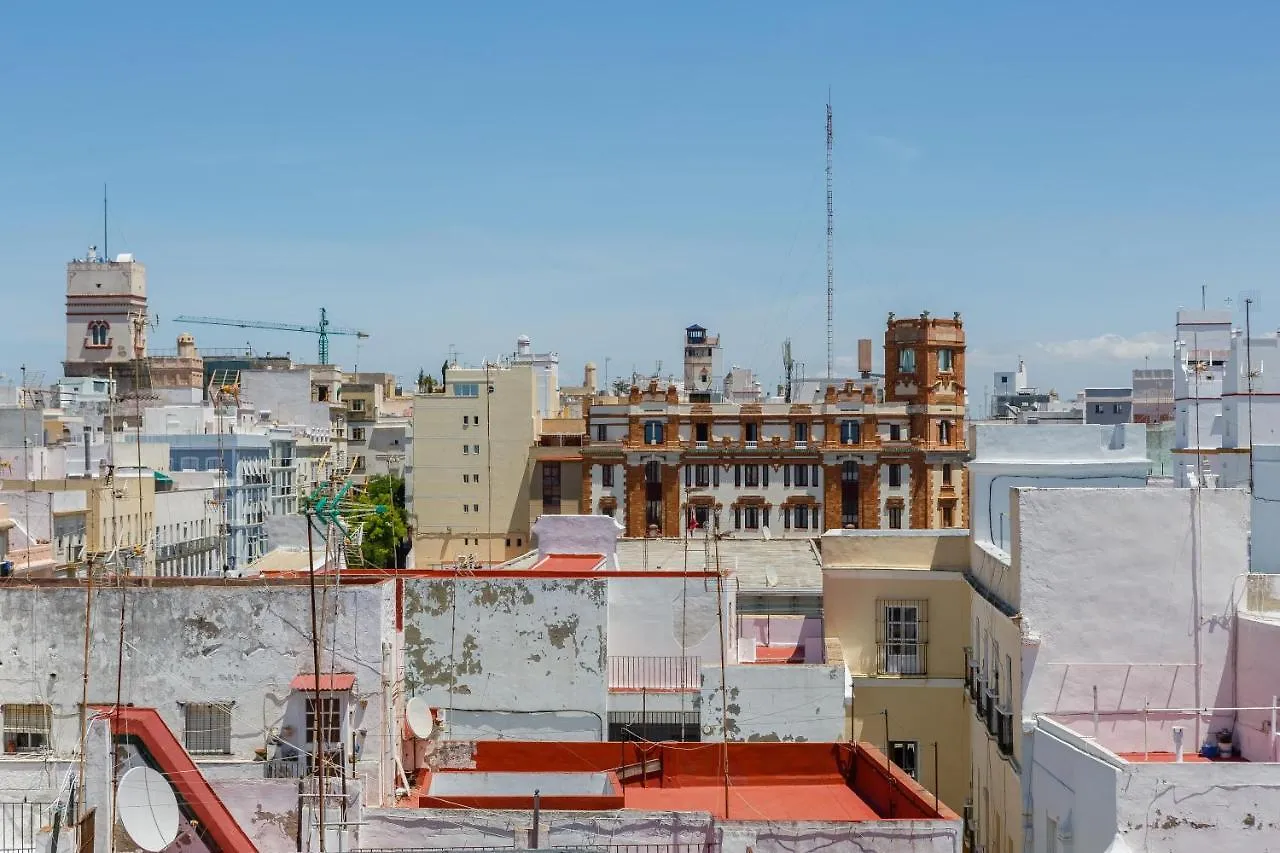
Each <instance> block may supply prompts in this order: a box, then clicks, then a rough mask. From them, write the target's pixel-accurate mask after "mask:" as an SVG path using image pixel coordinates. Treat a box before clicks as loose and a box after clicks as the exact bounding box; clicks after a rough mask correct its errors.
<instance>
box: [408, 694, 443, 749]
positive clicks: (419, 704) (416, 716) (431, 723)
mask: <svg viewBox="0 0 1280 853" xmlns="http://www.w3.org/2000/svg"><path fill="white" fill-rule="evenodd" d="M404 719H405V722H406V723H408V724H409V731H410V732H412V733H413V736H414V737H416V738H421V739H424V740H425V739H426V738H429V737H431V733H432V732H434V731H435V730H436V721H435V718H433V717H432V716H431V706H430V705H428V704H427V700H426V699H423V698H422V697H421V696H414V697H413V698H412V699H410V700H409V704H407V705H405V708H404Z"/></svg>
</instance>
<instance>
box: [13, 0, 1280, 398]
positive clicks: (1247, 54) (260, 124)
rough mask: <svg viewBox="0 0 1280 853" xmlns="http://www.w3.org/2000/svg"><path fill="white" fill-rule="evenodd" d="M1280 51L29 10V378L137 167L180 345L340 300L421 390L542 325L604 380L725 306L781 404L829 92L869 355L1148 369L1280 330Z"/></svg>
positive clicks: (481, 20) (905, 10)
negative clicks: (935, 345)
mask: <svg viewBox="0 0 1280 853" xmlns="http://www.w3.org/2000/svg"><path fill="white" fill-rule="evenodd" d="M1120 7H1123V8H1120ZM1278 29H1280V6H1276V5H1275V4H1267V3H1261V2H1257V3H1252V2H1238V3H1235V4H1230V7H1229V8H1228V7H1223V8H1214V9H1213V10H1212V11H1210V8H1209V7H1208V6H1205V5H1204V4H1193V3H1181V2H1163V3H1154V2H1151V3H1146V2H1131V3H1125V4H1115V3H1104V2H1088V3H1077V4H1041V3H1027V2H984V3H977V4H959V3H947V4H943V3H937V4H922V3H888V2H880V3H855V2H839V3H819V2H813V3H764V2H761V3H748V2H735V3H714V4H712V3H706V4H703V3H696V4H694V3H663V2H652V3H646V4H630V5H628V6H626V7H623V6H622V5H621V4H602V3H568V2H555V3H541V4H533V3H499V2H492V3H483V4H481V3H454V4H445V3H436V2H431V3H410V2H403V3H391V2H387V3H368V4H345V3H344V4H328V3H312V4H308V5H306V6H301V5H298V4H257V3H237V2H226V3H221V4H203V5H195V6H193V5H192V4H173V3H130V2H127V0H124V1H123V2H121V3H118V4H115V5H113V6H112V7H110V9H109V10H108V9H104V7H102V6H101V4H93V5H90V4H77V3H29V4H17V5H15V7H14V8H13V9H10V10H8V12H7V13H6V21H5V28H4V32H3V33H0V110H2V112H0V115H3V116H4V120H3V122H0V127H3V132H0V252H2V253H3V257H4V258H5V261H6V262H5V264H4V265H3V267H0V270H2V272H0V287H2V288H3V291H2V292H3V294H4V300H3V306H4V308H3V313H4V314H5V315H7V316H8V318H9V322H7V323H6V324H5V327H6V330H7V331H6V334H5V335H4V337H3V339H0V372H5V373H9V374H10V375H13V374H14V373H16V369H17V367H18V365H19V364H20V363H22V362H24V361H25V362H26V363H28V364H29V365H32V366H34V367H37V368H40V369H44V370H46V371H48V374H49V375H50V376H54V375H56V372H57V370H58V361H59V359H60V358H61V354H62V349H63V331H62V310H63V287H64V279H63V275H64V273H63V265H64V263H65V262H66V261H67V260H68V259H69V258H71V257H73V256H75V255H79V254H82V253H83V251H84V248H85V246H87V245H88V244H90V243H99V242H101V237H100V234H101V223H100V205H101V201H100V194H101V187H102V184H103V182H104V181H105V182H107V183H109V184H110V186H111V197H112V210H113V215H112V218H111V226H110V232H111V233H110V249H111V251H112V253H113V254H114V253H115V252H118V251H126V250H127V251H132V252H134V253H135V254H136V255H137V256H138V257H139V259H141V260H143V261H144V262H145V263H146V264H147V266H148V278H149V285H150V292H151V297H152V299H151V302H152V308H153V312H154V313H155V314H157V315H158V316H159V318H160V324H159V326H158V328H157V329H156V331H155V332H154V334H153V342H154V344H155V345H157V346H172V344H171V343H170V341H171V340H172V338H173V337H175V336H176V335H177V334H178V332H179V331H182V330H181V329H179V328H178V327H177V326H175V325H174V324H173V323H172V322H170V321H169V320H168V318H170V317H172V316H174V315H176V314H181V313H191V314H212V315H221V316H230V317H242V318H262V319H271V320H281V321H287V322H310V321H312V320H313V318H314V317H315V316H316V314H317V311H318V308H319V306H321V305H324V306H326V307H327V308H328V309H329V311H330V314H331V316H332V317H333V318H334V320H335V321H336V322H337V323H340V324H343V325H353V326H358V327H360V328H363V329H366V330H368V331H369V332H371V333H372V335H373V337H372V338H371V339H370V340H369V341H367V342H365V344H364V345H363V346H362V347H361V349H360V352H359V363H360V366H361V368H362V369H382V370H391V371H394V372H396V373H399V374H402V375H405V376H410V375H412V374H414V373H416V370H417V368H418V367H419V366H425V367H427V368H428V369H429V370H434V369H436V368H437V367H438V366H439V364H440V362H441V361H442V360H443V359H444V357H445V354H446V353H447V352H448V349H449V347H450V345H454V346H456V348H457V349H458V350H459V351H460V352H461V353H462V357H463V359H464V360H466V361H478V360H480V359H481V358H484V357H486V356H488V357H496V356H497V355H499V354H501V353H503V352H506V351H509V350H510V349H512V348H513V345H514V340H515V338H516V336H517V335H519V334H521V333H526V334H529V335H531V336H532V337H533V340H534V345H535V347H536V348H538V349H539V350H544V349H555V350H557V351H559V352H560V354H561V358H562V365H563V367H562V371H563V373H565V374H568V375H569V376H574V375H577V374H578V372H579V371H580V369H581V365H582V363H583V362H584V361H587V360H593V361H595V362H597V363H598V364H599V365H600V367H601V370H602V371H603V368H604V361H605V358H606V356H608V357H609V358H610V362H609V364H610V368H609V369H610V373H611V375H613V376H617V375H618V374H619V373H622V372H629V371H630V370H631V368H632V367H633V366H635V367H636V368H639V369H642V370H645V369H652V367H653V366H654V363H655V362H656V361H657V360H659V359H661V360H662V362H663V370H664V372H666V371H668V370H671V369H673V368H674V367H675V366H676V364H677V362H678V360H679V358H680V352H681V350H680V335H681V330H682V329H683V327H684V326H686V325H688V324H690V323H693V322H698V323H701V324H702V325H705V326H707V327H709V328H711V329H712V330H713V331H719V332H721V333H722V335H723V342H724V345H725V350H726V366H727V364H728V363H738V364H743V365H748V366H752V367H755V368H756V369H757V370H758V371H759V372H760V373H761V376H762V378H763V379H764V380H765V382H766V384H771V383H773V382H776V381H777V378H778V376H779V374H780V371H781V368H780V358H779V353H780V347H781V343H782V340H783V339H784V338H787V337H790V338H792V339H793V342H794V346H795V349H796V351H797V354H798V357H800V358H801V359H802V360H804V361H805V362H807V363H808V365H810V372H811V373H812V372H816V371H817V370H818V369H820V368H821V367H822V365H823V362H824V360H825V334H824V322H825V315H824V311H825V291H824V288H825V272H824V194H823V186H822V172H823V144H824V142H823V121H824V101H825V99H826V94H827V88H828V86H830V87H831V90H832V93H833V101H834V104H835V110H836V156H835V161H836V168H835V171H836V180H835V185H836V247H837V248H836V285H837V299H836V349H837V354H838V356H840V357H841V359H842V363H844V364H848V363H851V360H852V358H851V357H852V356H853V354H854V351H855V341H856V339H857V338H859V337H873V338H875V339H877V340H881V339H882V334H883V323H884V319H885V316H886V314H887V313H888V312H890V311H895V312H897V313H899V314H915V313H918V312H920V311H921V310H929V311H931V312H933V313H935V314H944V315H949V314H950V313H951V312H953V311H961V312H963V314H964V316H965V318H966V326H967V329H968V335H969V344H970V349H971V356H970V377H969V382H968V384H969V387H970V389H971V391H973V392H974V393H981V389H982V387H983V386H984V385H986V384H988V383H989V382H990V375H989V374H990V372H991V371H993V370H995V369H998V368H1001V367H1004V366H1005V365H1008V364H1011V363H1012V362H1013V361H1014V360H1015V359H1016V357H1017V356H1018V355H1019V354H1021V355H1022V356H1023V357H1025V358H1026V359H1027V361H1028V363H1029V365H1030V369H1031V373H1032V380H1033V381H1034V382H1035V383H1036V384H1038V385H1041V386H1042V387H1044V386H1054V387H1057V388H1058V389H1059V390H1062V391H1064V392H1065V391H1070V390H1074V389H1075V388H1077V387H1080V386H1083V385H1085V384H1088V383H1095V384H1106V383H1116V382H1124V381H1125V380H1126V379H1127V376H1128V371H1129V370H1130V369H1131V368H1132V367H1135V366H1142V363H1143V356H1144V355H1149V356H1151V358H1152V363H1153V365H1154V364H1156V363H1159V364H1165V363H1167V360H1168V359H1167V354H1168V352H1169V347H1168V343H1167V341H1168V339H1169V338H1170V337H1171V334H1172V331H1171V330H1172V322H1173V313H1174V311H1175V310H1176V309H1177V307H1178V306H1179V305H1194V304H1196V303H1198V302H1199V299H1200V287H1201V285H1208V287H1209V301H1210V303H1211V304H1215V305H1220V304H1222V303H1223V301H1224V300H1225V299H1227V298H1232V297H1234V298H1238V296H1239V294H1240V293H1241V292H1243V291H1249V290H1253V291H1259V292H1261V294H1262V296H1263V302H1262V305H1261V309H1260V313H1259V316H1258V317H1257V318H1256V319H1257V321H1258V323H1259V325H1260V326H1266V325H1267V324H1268V323H1274V320H1275V318H1276V317H1277V315H1280V310H1278V309H1277V305H1276V304H1275V302H1276V300H1275V299H1272V300H1270V302H1268V298H1267V294H1268V292H1269V291H1270V290H1273V288H1271V287H1270V284H1271V281H1270V276H1271V275H1273V272H1274V270H1275V269H1276V268H1277V266H1278V263H1277V262H1278V261H1280V240H1277V239H1276V238H1275V223H1276V222H1277V220H1278V218H1277V214H1280V153H1277V152H1280V147H1277V137H1280V111H1277V110H1276V109H1275V108H1274V103H1275V100H1276V94H1275V93H1276V92H1277V91H1278V90H1280V54H1277V52H1276V51H1275V49H1274V33H1275V32H1277V30H1278ZM1276 299H1280V294H1277V296H1276ZM192 331H194V332H195V333H196V334H197V339H198V341H199V342H200V343H201V344H202V345H205V346H228V345H234V344H242V343H244V342H246V341H248V340H252V342H253V343H254V345H255V346H256V347H257V348H259V349H261V350H271V351H273V352H281V351H285V350H290V351H292V352H293V353H295V354H300V355H305V356H307V357H312V355H313V353H314V341H313V340H312V339H311V338H309V337H307V336H301V335H288V334H279V333H257V332H254V333H247V332H245V331H242V330H238V329H226V330H223V329H217V328H211V327H199V328H193V329H192ZM334 353H335V357H336V358H337V359H338V360H339V361H340V362H342V363H344V364H347V365H349V364H351V363H352V362H353V361H354V360H355V357H356V350H355V347H354V345H353V344H352V343H350V341H349V339H341V338H339V339H335V345H334Z"/></svg>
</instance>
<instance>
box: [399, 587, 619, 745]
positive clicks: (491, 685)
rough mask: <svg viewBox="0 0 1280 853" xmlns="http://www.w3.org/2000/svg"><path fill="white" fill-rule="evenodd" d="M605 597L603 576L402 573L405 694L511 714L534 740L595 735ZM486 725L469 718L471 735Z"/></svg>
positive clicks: (602, 733)
mask: <svg viewBox="0 0 1280 853" xmlns="http://www.w3.org/2000/svg"><path fill="white" fill-rule="evenodd" d="M607 601H608V596H607V592H606V581H605V580H604V579H573V578H548V577H538V576H537V575H536V574H532V573H531V574H530V576H529V577H528V578H524V577H520V578H499V577H493V578H484V577H464V578H456V579H455V578H409V579H406V580H405V582H404V642H405V665H406V673H405V680H406V690H407V692H408V693H409V694H410V695H416V696H421V697H423V698H425V699H426V700H427V701H428V702H430V703H431V704H432V706H434V707H440V708H453V709H458V710H463V711H473V712H481V713H483V714H493V713H502V712H521V713H522V714H523V716H524V717H525V718H526V719H528V720H529V721H530V722H531V723H536V725H537V727H538V728H539V729H540V730H542V735H543V737H544V738H547V737H550V738H551V739H556V740H560V739H565V738H566V737H570V738H572V737H575V736H573V735H571V734H570V733H569V729H572V730H580V731H581V732H586V733H590V734H592V735H593V739H600V740H603V739H605V738H606V737H607V729H606V728H605V726H604V720H605V716H604V715H605V702H606V694H607V685H606V664H605V624H606V622H605V620H606V618H607V616H606V610H607ZM451 691H452V695H451ZM543 716H545V717H548V718H555V717H557V716H559V717H563V718H564V719H565V720H567V721H569V722H565V723H557V722H552V721H550V720H538V719H536V718H537V717H543ZM458 721H459V725H461V724H462V722H463V721H464V718H461V717H460V718H458ZM495 721H496V718H494V719H490V718H489V717H482V718H476V719H475V720H472V722H475V723H476V724H477V725H478V726H479V728H480V729H481V730H482V731H477V732H476V734H477V736H480V735H483V734H484V731H487V730H489V729H490V728H491V727H492V724H493V723H494V722H495ZM460 731H461V730H456V731H455V732H454V736H455V737H457V736H459V734H460ZM527 734H528V733H527ZM530 736H531V735H530Z"/></svg>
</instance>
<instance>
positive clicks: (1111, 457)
mask: <svg viewBox="0 0 1280 853" xmlns="http://www.w3.org/2000/svg"><path fill="white" fill-rule="evenodd" d="M969 429H970V433H969V441H970V444H969V446H970V447H972V448H973V449H974V458H973V460H971V461H970V462H969V465H968V468H969V494H970V497H971V501H970V505H969V506H970V520H971V525H972V529H973V536H974V538H975V539H976V540H977V541H979V542H985V543H988V544H992V545H995V546H996V548H998V549H999V550H1001V551H1005V552H1007V551H1008V550H1009V548H1010V542H1011V532H1012V522H1011V520H1010V498H1009V495H1010V491H1011V490H1012V489H1014V488H1017V487H1020V486H1036V487H1041V488H1050V487H1055V486H1061V487H1072V488H1077V487H1092V488H1099V487H1121V486H1129V487H1135V486H1142V485H1145V484H1146V481H1147V468H1148V467H1149V461H1148V460H1147V455H1146V454H1147V451H1146V430H1145V427H1144V426H1143V425H1142V424H1118V425H1115V426H1110V425H1098V424H1088V425H1086V424H1035V425H1031V424H991V423H983V424H973V425H971V426H970V428H969Z"/></svg>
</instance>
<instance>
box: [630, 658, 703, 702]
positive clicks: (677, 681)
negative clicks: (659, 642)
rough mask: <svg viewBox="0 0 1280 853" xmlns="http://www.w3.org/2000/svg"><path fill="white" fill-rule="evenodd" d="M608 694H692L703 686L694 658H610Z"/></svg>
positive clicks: (700, 663) (697, 661) (700, 666)
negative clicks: (610, 692)
mask: <svg viewBox="0 0 1280 853" xmlns="http://www.w3.org/2000/svg"><path fill="white" fill-rule="evenodd" d="M608 668H609V690H610V691H612V692H614V693H641V692H653V693H692V692H696V691H697V690H698V689H699V688H700V686H701V683H702V659H701V658H697V657H676V656H671V657H645V656H641V655H613V656H610V657H609V664H608Z"/></svg>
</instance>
